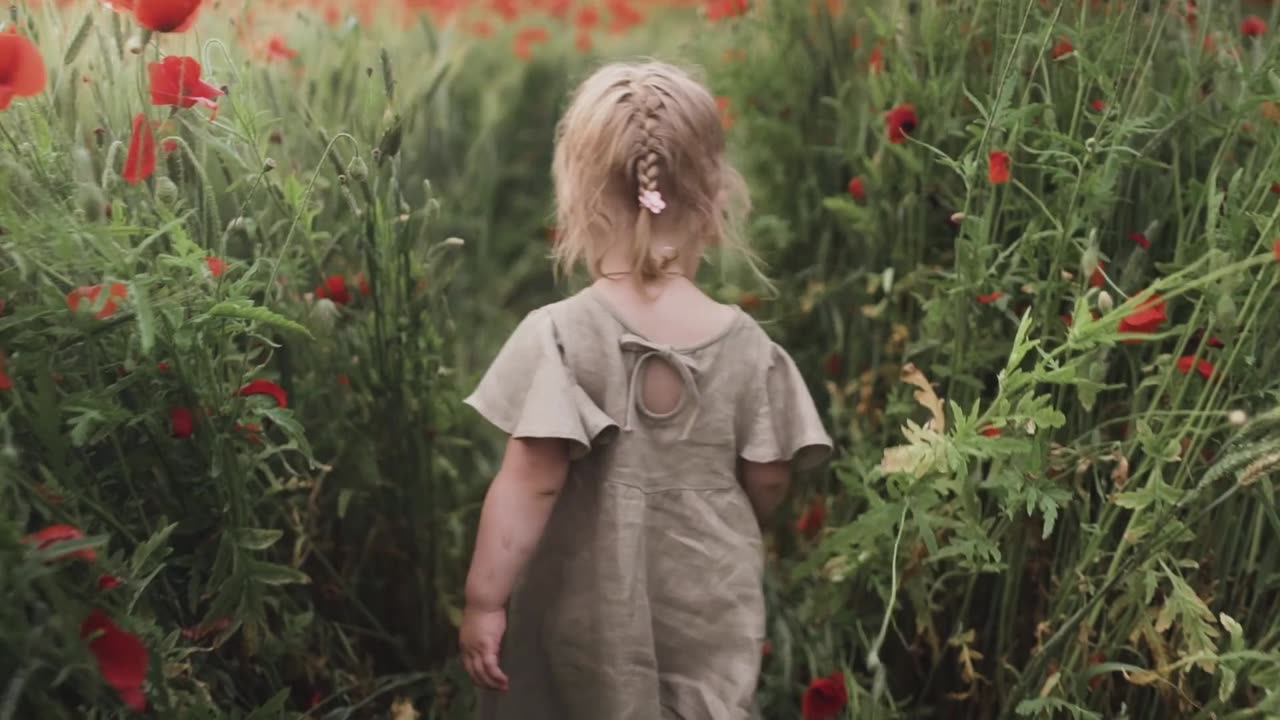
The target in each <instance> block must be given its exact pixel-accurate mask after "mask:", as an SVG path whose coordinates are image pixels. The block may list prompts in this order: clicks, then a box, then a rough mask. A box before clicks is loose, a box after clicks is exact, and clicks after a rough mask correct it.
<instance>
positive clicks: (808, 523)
mask: <svg viewBox="0 0 1280 720" xmlns="http://www.w3.org/2000/svg"><path fill="white" fill-rule="evenodd" d="M826 523H827V504H826V502H825V501H824V500H823V499H822V498H820V497H817V498H814V499H813V502H811V503H809V507H807V508H805V511H804V512H803V513H801V514H800V517H798V518H796V532H798V533H800V534H801V535H804V536H805V537H807V538H813V537H814V536H816V535H817V534H818V533H820V532H822V528H823V526H824V525H826Z"/></svg>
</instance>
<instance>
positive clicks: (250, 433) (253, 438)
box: [234, 423, 262, 444]
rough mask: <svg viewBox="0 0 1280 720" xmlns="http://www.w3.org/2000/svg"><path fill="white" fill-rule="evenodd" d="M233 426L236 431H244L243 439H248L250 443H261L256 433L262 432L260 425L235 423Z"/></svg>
mask: <svg viewBox="0 0 1280 720" xmlns="http://www.w3.org/2000/svg"><path fill="white" fill-rule="evenodd" d="M234 428H235V429H236V430H237V431H239V432H242V433H244V439H245V440H248V441H249V442H251V443H258V444H262V441H261V440H259V439H258V433H260V432H262V426H260V425H258V424H257V423H236V424H235V426H234Z"/></svg>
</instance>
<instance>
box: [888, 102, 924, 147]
mask: <svg viewBox="0 0 1280 720" xmlns="http://www.w3.org/2000/svg"><path fill="white" fill-rule="evenodd" d="M916 124H917V120H916V107H915V106H914V105H911V104H910V103H905V104H902V105H898V106H897V107H894V108H893V109H892V110H890V111H889V112H887V113H885V114H884V126H885V129H886V130H887V131H888V134H889V142H890V143H893V144H894V145H897V144H898V143H900V142H902V141H903V140H906V139H907V135H910V134H911V133H912V132H914V131H915V129H916Z"/></svg>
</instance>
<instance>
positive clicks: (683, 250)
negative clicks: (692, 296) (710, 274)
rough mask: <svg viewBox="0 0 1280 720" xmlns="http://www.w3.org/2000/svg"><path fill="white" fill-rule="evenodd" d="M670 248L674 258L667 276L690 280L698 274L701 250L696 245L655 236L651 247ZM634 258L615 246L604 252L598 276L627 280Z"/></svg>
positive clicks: (667, 269) (690, 242)
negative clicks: (673, 250)
mask: <svg viewBox="0 0 1280 720" xmlns="http://www.w3.org/2000/svg"><path fill="white" fill-rule="evenodd" d="M666 246H670V247H672V248H675V249H676V252H677V254H676V257H675V259H674V260H672V261H671V262H670V263H669V264H668V265H667V268H666V271H667V272H666V274H667V275H668V276H673V277H674V276H683V277H686V278H689V279H690V280H692V279H693V278H695V277H696V276H697V274H698V266H699V265H701V263H702V248H701V247H700V246H699V245H698V243H696V242H693V241H690V240H688V239H685V238H679V239H677V238H673V237H665V236H662V235H655V236H654V238H653V247H654V248H656V249H661V248H663V247H666ZM634 267H635V258H634V257H632V256H631V253H629V252H627V249H626V248H625V247H621V246H615V247H612V248H609V249H608V250H606V251H605V253H604V256H603V257H602V258H601V259H600V265H599V268H600V270H599V275H600V277H604V278H609V279H615V280H616V279H619V278H628V277H631V275H632V274H633V273H634V272H635V271H634V269H633V268H634Z"/></svg>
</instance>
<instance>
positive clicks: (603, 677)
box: [461, 63, 831, 720]
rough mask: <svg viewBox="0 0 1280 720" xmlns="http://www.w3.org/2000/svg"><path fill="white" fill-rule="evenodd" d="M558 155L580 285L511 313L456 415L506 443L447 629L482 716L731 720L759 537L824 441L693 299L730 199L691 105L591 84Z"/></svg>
mask: <svg viewBox="0 0 1280 720" xmlns="http://www.w3.org/2000/svg"><path fill="white" fill-rule="evenodd" d="M558 135H559V137H558V140H557V145H556V153H555V163H554V168H553V170H554V175H555V190H556V200H557V206H558V224H559V227H560V231H561V236H560V238H559V242H558V244H557V246H556V249H555V252H556V256H557V260H558V261H559V267H560V268H561V269H562V270H572V269H573V268H574V267H575V266H576V265H577V264H578V263H583V264H585V265H586V266H587V268H588V269H589V270H590V271H591V274H592V276H593V277H594V278H595V282H594V284H593V285H591V286H590V287H588V288H587V289H585V290H583V291H581V292H579V293H578V294H576V295H574V296H572V297H570V298H569V299H567V300H563V301H561V302H557V303H554V304H552V305H548V306H546V307H543V308H540V309H538V310H535V311H534V312H532V313H530V314H529V315H528V316H527V317H526V318H525V319H524V321H523V322H521V323H520V325H519V327H517V328H516V330H515V332H514V334H513V335H512V336H511V338H510V339H509V340H508V341H507V343H506V345H505V346H504V347H503V348H502V350H501V351H500V352H499V354H498V357H497V359H495V360H494V362H493V365H492V366H491V367H490V369H489V371H488V372H487V373H486V374H485V376H484V378H483V379H482V380H481V382H480V385H479V387H478V388H477V389H476V391H475V393H474V394H472V395H471V396H470V397H469V398H467V401H466V402H467V403H468V404H469V405H471V406H472V407H474V408H475V409H476V410H477V411H479V412H480V413H481V414H482V415H483V416H484V417H485V418H486V419H488V420H489V421H490V422H492V423H493V424H494V425H496V426H498V427H499V428H501V429H502V430H503V431H505V432H506V433H508V434H509V435H510V436H511V437H510V439H509V440H508V443H507V448H506V454H505V456H504V457H503V459H502V466H501V468H500V470H499V471H498V474H497V477H495V478H494V480H493V484H492V486H491V487H490V489H489V492H488V495H487V497H486V498H485V502H484V509H483V511H482V512H481V517H480V530H479V535H478V538H477V540H476V549H475V557H474V558H473V560H472V565H471V572H470V574H469V576H468V578H467V587H466V610H465V612H464V615H463V622H462V633H461V643H462V651H463V661H464V664H465V665H466V669H467V672H468V673H469V674H470V675H471V677H472V678H473V680H474V681H475V682H476V683H477V684H478V685H480V686H482V687H483V688H487V689H489V690H492V691H496V692H485V693H483V694H482V699H481V717H482V718H486V719H518V720H658V719H659V718H680V719H681V720H721V719H729V720H732V719H736V718H746V717H749V716H750V715H751V713H752V705H753V697H754V693H755V687H756V681H757V675H758V673H759V668H760V655H761V649H762V644H763V642H764V629H765V611H764V598H763V590H762V587H761V584H762V576H763V572H764V568H763V565H764V562H763V559H764V558H763V549H762V543H761V537H760V530H759V527H758V524H757V519H758V518H763V517H765V516H767V515H769V514H770V513H771V512H772V511H773V510H774V509H775V508H776V507H777V505H778V504H779V503H780V502H781V500H782V499H783V497H784V496H785V494H786V491H787V485H788V483H789V480H790V471H791V467H792V466H793V465H794V466H796V467H800V468H807V467H812V466H814V465H816V464H819V463H821V462H822V461H824V460H825V459H826V457H827V455H828V453H829V452H830V449H831V440H830V438H829V437H828V436H827V433H826V432H825V430H824V429H823V426H822V422H821V420H820V419H819V417H818V413H817V411H816V409H815V407H814V404H813V400H812V399H811V398H810V396H809V394H808V391H807V389H806V387H805V384H804V381H803V380H802V379H801V377H800V374H799V372H798V371H797V370H796V366H795V364H794V363H793V362H792V361H791V358H790V357H789V356H788V355H787V353H786V352H785V351H783V350H782V349H781V348H780V347H778V346H777V345H775V344H774V343H773V342H772V341H770V339H769V337H768V336H767V335H766V334H765V333H764V331H763V330H761V328H760V327H759V326H758V325H757V324H756V323H755V322H754V321H753V320H752V319H751V318H750V317H749V316H747V315H746V314H745V313H743V312H742V311H741V310H739V309H738V308H737V307H736V306H726V305H721V304H719V303H716V302H714V301H713V300H711V299H710V298H708V297H707V296H706V295H704V294H703V293H702V292H701V291H699V290H698V289H697V287H696V286H695V285H694V284H693V278H694V276H695V273H696V272H697V269H698V265H699V262H700V260H701V256H702V253H703V250H704V248H706V247H708V246H714V245H722V244H725V243H729V242H731V241H732V239H733V237H732V234H731V232H730V226H731V222H730V220H731V219H732V215H733V210H734V208H735V205H734V200H735V199H736V198H737V197H740V196H741V195H743V194H744V193H743V192H742V181H741V178H740V177H739V176H738V174H737V173H736V172H735V171H734V169H733V168H732V167H730V166H729V164H728V163H727V162H726V160H725V158H724V147H725V140H724V133H723V130H722V128H721V126H720V118H719V114H718V112H717V108H716V103H715V100H714V99H713V98H712V97H711V95H710V94H709V93H708V92H707V90H706V89H705V88H704V87H702V86H701V85H699V84H698V83H697V82H695V81H694V80H692V79H691V78H690V77H689V76H688V75H686V74H685V73H684V72H682V71H680V70H678V69H676V68H674V67H672V66H670V65H665V64H662V63H644V64H614V65H609V66H607V67H605V68H603V69H601V70H599V71H598V72H596V73H595V74H594V75H593V76H592V77H591V78H589V79H588V80H587V81H586V82H585V83H584V84H583V85H582V86H581V87H580V88H579V89H578V91H577V93H576V94H575V97H574V99H573V102H572V104H571V106H570V107H569V109H568V112H567V113H566V115H565V117H564V118H563V120H562V121H561V124H560V129H559V133H558ZM508 601H510V604H509V605H508ZM499 648H501V659H499Z"/></svg>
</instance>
